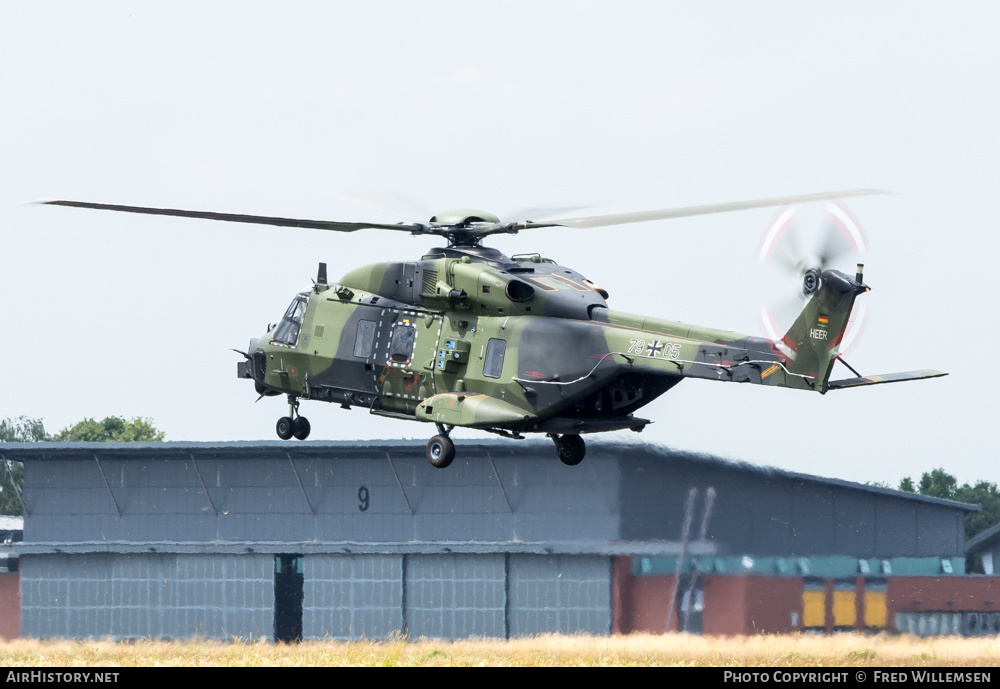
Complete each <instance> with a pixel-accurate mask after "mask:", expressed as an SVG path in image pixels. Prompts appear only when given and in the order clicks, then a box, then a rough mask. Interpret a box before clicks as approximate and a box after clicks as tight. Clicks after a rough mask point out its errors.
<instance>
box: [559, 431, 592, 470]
mask: <svg viewBox="0 0 1000 689" xmlns="http://www.w3.org/2000/svg"><path fill="white" fill-rule="evenodd" d="M552 440H553V441H554V442H555V444H556V453H557V454H558V455H559V461H560V462H562V463H563V464H565V465H567V466H571V467H573V466H576V465H577V464H579V463H580V462H581V461H583V456H584V455H585V454H587V444H586V443H585V442H584V441H583V438H581V437H580V436H579V435H564V436H553V438H552Z"/></svg>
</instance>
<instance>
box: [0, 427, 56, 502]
mask: <svg viewBox="0 0 1000 689" xmlns="http://www.w3.org/2000/svg"><path fill="white" fill-rule="evenodd" d="M46 439H48V436H47V435H46V434H45V425H44V424H43V423H42V420H41V419H29V418H28V417H27V416H19V417H17V418H16V419H4V420H3V421H0V443H31V442H38V441H40V440H46ZM11 477H13V479H14V481H13V483H12V482H11ZM23 485H24V467H23V466H22V465H21V463H20V462H11V461H6V460H5V461H4V462H3V466H0V514H12V515H20V514H21V510H22V508H21V500H20V498H18V496H17V495H18V492H19V491H20V490H21V488H22V486H23ZM15 486H16V489H15Z"/></svg>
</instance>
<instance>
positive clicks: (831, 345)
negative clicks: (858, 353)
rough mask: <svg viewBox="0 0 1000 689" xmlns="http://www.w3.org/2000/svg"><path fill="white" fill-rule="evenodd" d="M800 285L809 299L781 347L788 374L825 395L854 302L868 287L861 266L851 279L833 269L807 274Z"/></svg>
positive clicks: (782, 341) (782, 340) (783, 339)
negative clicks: (804, 379)
mask: <svg viewBox="0 0 1000 689" xmlns="http://www.w3.org/2000/svg"><path fill="white" fill-rule="evenodd" d="M803 284H804V288H805V290H806V292H807V293H809V292H811V293H812V297H811V298H810V299H809V301H808V302H807V303H806V306H805V308H804V309H802V313H800V314H799V317H798V318H797V319H795V322H794V323H793V324H792V327H791V328H789V329H788V332H787V333H785V335H784V337H782V338H781V344H782V345H783V346H784V348H785V349H786V351H785V354H786V355H787V356H788V358H789V362H788V369H789V371H791V372H792V373H797V374H800V375H803V376H808V377H809V378H811V379H813V381H814V382H813V386H814V388H815V389H816V390H819V391H820V392H826V390H827V387H828V381H829V380H830V369H832V368H833V363H834V360H835V359H836V358H837V355H838V354H839V349H840V342H841V340H842V339H843V337H844V330H845V329H846V328H847V321H848V319H849V318H850V316H851V309H852V308H854V299H855V297H857V296H858V295H859V294H862V293H863V292H867V291H868V290H869V287H868V286H867V285H865V284H864V283H863V282H862V279H861V273H860V266H859V272H858V274H857V275H856V276H855V278H854V279H852V278H850V277H848V276H847V275H844V274H843V273H841V272H839V271H836V270H826V271H823V272H822V274H820V273H819V272H818V271H809V272H807V273H806V275H805V278H804V282H803Z"/></svg>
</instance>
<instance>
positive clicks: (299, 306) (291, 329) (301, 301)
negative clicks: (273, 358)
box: [271, 296, 306, 345]
mask: <svg viewBox="0 0 1000 689" xmlns="http://www.w3.org/2000/svg"><path fill="white" fill-rule="evenodd" d="M305 314H306V298H305V297H302V296H298V297H295V299H294V300H292V303H291V304H290V305H289V307H288V310H287V311H285V315H284V317H282V319H281V323H279V324H278V327H277V328H276V329H275V331H274V337H272V338H271V339H272V340H273V341H274V342H280V343H281V344H286V345H294V344H295V343H296V341H297V340H298V339H299V329H300V328H301V327H302V317H303V316H305Z"/></svg>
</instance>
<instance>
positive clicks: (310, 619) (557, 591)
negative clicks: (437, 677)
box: [303, 553, 611, 639]
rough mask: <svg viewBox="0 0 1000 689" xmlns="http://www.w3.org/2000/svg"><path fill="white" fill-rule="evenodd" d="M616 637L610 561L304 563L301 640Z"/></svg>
mask: <svg viewBox="0 0 1000 689" xmlns="http://www.w3.org/2000/svg"><path fill="white" fill-rule="evenodd" d="M404 630H405V632H406V633H407V634H408V636H409V637H410V638H419V637H421V636H426V637H428V638H442V639H462V638H467V637H494V638H506V637H512V636H528V635H533V634H544V633H548V632H562V633H567V634H573V633H577V632H584V633H589V634H599V635H601V634H609V633H610V632H611V562H610V559H609V558H607V557H601V556H591V555H521V554H514V555H508V554H504V553H440V554H410V555H343V554H337V555H333V554H331V555H307V556H306V558H305V599H304V603H303V638H305V639H323V638H334V639H359V638H368V639H378V638H386V637H389V636H392V635H394V634H399V633H402V632H403V631H404Z"/></svg>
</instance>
